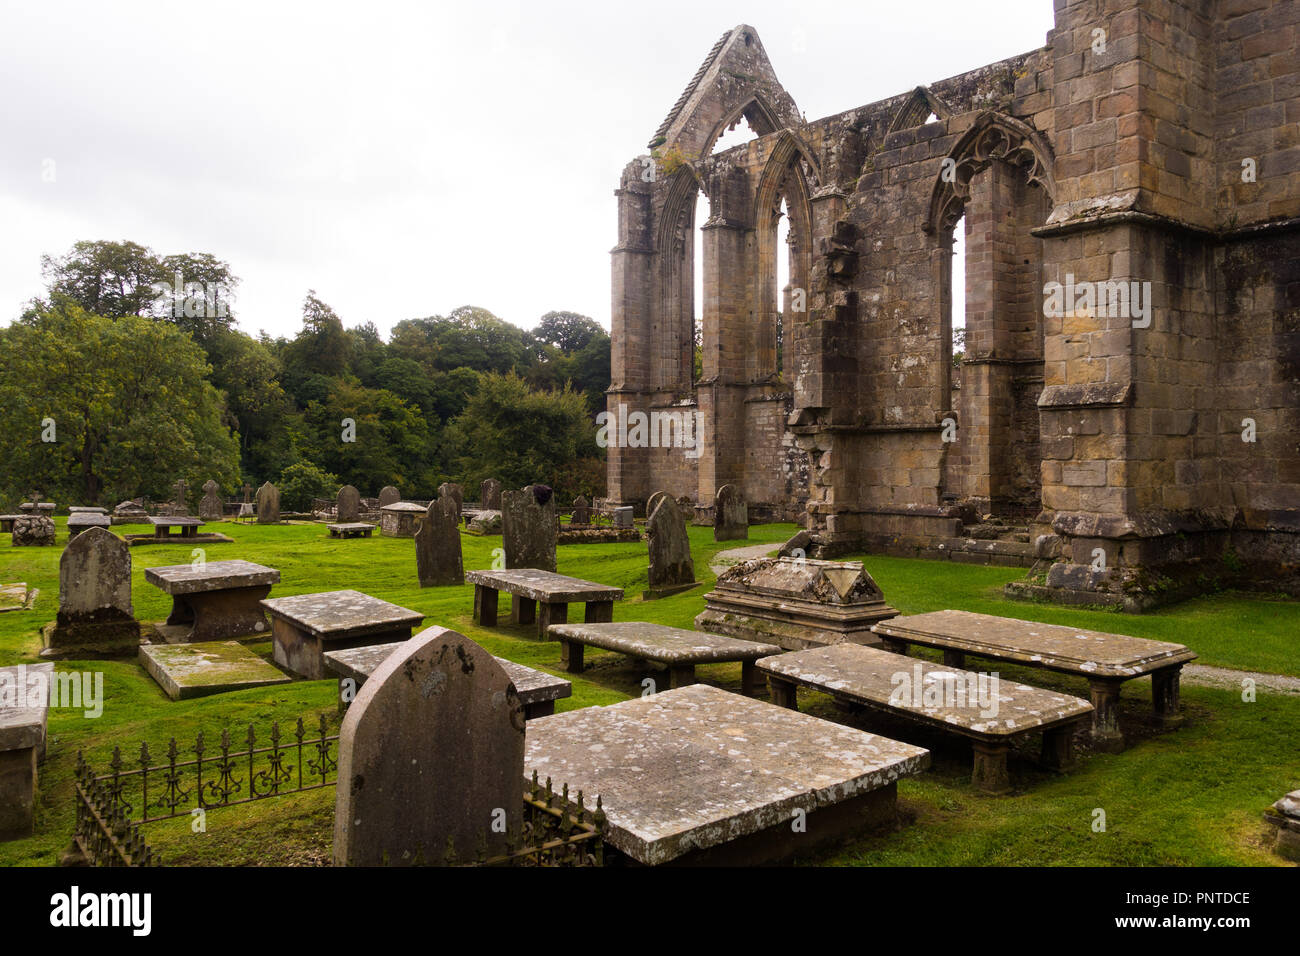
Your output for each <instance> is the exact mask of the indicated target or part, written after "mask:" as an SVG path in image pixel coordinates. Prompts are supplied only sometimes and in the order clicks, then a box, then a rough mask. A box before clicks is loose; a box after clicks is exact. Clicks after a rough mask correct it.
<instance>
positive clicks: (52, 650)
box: [41, 528, 140, 659]
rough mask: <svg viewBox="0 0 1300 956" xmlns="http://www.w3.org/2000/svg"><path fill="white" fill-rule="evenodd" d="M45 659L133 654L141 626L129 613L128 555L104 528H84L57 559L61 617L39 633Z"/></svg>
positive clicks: (127, 551) (126, 548) (126, 550)
mask: <svg viewBox="0 0 1300 956" xmlns="http://www.w3.org/2000/svg"><path fill="white" fill-rule="evenodd" d="M41 635H42V637H43V638H44V641H45V650H44V651H42V652H41V654H42V656H43V657H47V658H78V659H84V658H102V657H115V656H123V655H128V654H134V653H136V649H137V648H138V647H139V645H140V626H139V624H137V623H136V621H135V618H134V616H133V615H132V608H131V549H130V547H129V546H128V545H127V543H126V542H125V541H123V540H122V539H121V538H119V537H118V536H117V535H115V534H113V533H112V532H111V531H107V530H105V529H104V528H88V529H87V530H85V531H83V532H82V533H81V534H79V535H77V536H76V537H75V538H73V539H72V540H71V541H69V542H68V546H67V547H66V548H64V549H63V554H62V555H61V556H60V557H59V612H58V615H57V617H56V618H55V620H54V623H52V624H47V625H46V626H45V628H44V629H43V630H42V632H41Z"/></svg>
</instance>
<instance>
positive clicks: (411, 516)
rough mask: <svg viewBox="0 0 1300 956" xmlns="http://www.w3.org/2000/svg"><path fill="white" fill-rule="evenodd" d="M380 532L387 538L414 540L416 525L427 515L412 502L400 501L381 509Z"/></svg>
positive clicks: (423, 509) (420, 507)
mask: <svg viewBox="0 0 1300 956" xmlns="http://www.w3.org/2000/svg"><path fill="white" fill-rule="evenodd" d="M379 514H380V518H379V531H380V533H381V534H382V535H383V536H384V537H385V538H414V537H415V524H416V522H417V521H418V520H419V519H420V518H423V517H424V515H425V514H426V510H425V508H423V507H422V506H420V505H417V504H415V503H414V502H412V501H398V502H394V503H393V504H391V505H384V506H383V507H382V508H380V509H379Z"/></svg>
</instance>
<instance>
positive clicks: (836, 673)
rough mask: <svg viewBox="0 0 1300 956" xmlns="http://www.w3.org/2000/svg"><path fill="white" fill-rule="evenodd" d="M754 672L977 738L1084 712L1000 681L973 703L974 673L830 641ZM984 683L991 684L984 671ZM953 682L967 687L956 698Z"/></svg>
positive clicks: (1063, 698)
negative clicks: (987, 693) (823, 645)
mask: <svg viewBox="0 0 1300 956" xmlns="http://www.w3.org/2000/svg"><path fill="white" fill-rule="evenodd" d="M758 669H759V670H760V671H763V672H764V673H766V674H769V675H772V676H774V677H777V678H780V679H782V680H786V681H790V682H792V683H795V684H798V685H800V686H803V687H810V688H813V689H815V690H819V691H824V692H825V693H828V694H831V695H833V696H835V697H837V698H839V699H842V700H847V701H849V702H852V703H857V704H863V705H866V706H869V707H872V708H874V709H877V710H883V711H887V712H889V713H893V714H902V715H905V716H907V717H909V718H912V719H914V720H918V721H920V722H922V723H925V724H928V725H930V726H934V727H939V728H940V729H943V730H950V731H952V732H954V733H958V734H962V735H963V736H967V737H976V738H981V739H983V738H989V739H996V738H1009V737H1016V736H1019V735H1021V734H1026V733H1030V732H1033V731H1041V730H1048V729H1050V728H1052V727H1056V726H1059V725H1061V724H1069V723H1075V722H1077V721H1079V720H1081V719H1084V718H1087V717H1089V716H1090V715H1091V714H1092V705H1091V704H1089V703H1088V702H1087V701H1086V700H1080V699H1079V698H1077V697H1071V696H1069V695H1067V694H1058V693H1056V692H1055V691H1050V690H1043V689H1042V688H1039V687H1030V686H1029V685H1028V684H1018V683H1015V682H1013V681H1006V680H1001V679H999V680H998V683H997V695H996V697H994V696H992V694H991V693H990V694H989V696H988V699H987V700H986V701H984V702H981V701H980V700H979V699H978V693H976V688H978V686H979V678H980V676H981V675H979V674H978V673H976V672H974V671H968V670H963V669H961V668H956V667H948V666H946V665H943V664H935V663H932V662H930V661H921V660H917V659H916V658H912V657H905V656H903V655H901V654H891V653H890V652H889V651H883V650H881V649H880V648H877V647H865V646H863V645H861V644H832V645H830V646H828V647H815V648H810V649H809V650H806V651H795V652H794V653H791V654H780V655H778V656H776V657H767V658H764V659H763V660H761V661H759V662H758ZM984 681H985V686H987V687H990V688H991V686H992V685H991V684H990V683H989V680H988V675H987V674H985V675H984ZM949 684H951V685H952V689H949V688H948V686H947V685H949ZM958 685H960V686H962V687H963V688H966V689H968V690H964V691H963V693H962V694H961V695H960V696H959V695H958V694H957V693H956V687H957V686H958ZM900 689H901V690H906V691H908V693H903V692H901V691H900ZM913 690H914V691H915V693H911V691H913ZM987 705H994V706H987ZM994 710H996V713H995V714H994V713H992V711H994Z"/></svg>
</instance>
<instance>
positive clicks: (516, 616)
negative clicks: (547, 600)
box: [510, 594, 537, 624]
mask: <svg viewBox="0 0 1300 956" xmlns="http://www.w3.org/2000/svg"><path fill="white" fill-rule="evenodd" d="M536 620H537V602H536V601H534V600H533V599H532V598H526V597H520V596H519V595H518V594H512V595H510V623H511V624H532V623H534V622H535V621H536Z"/></svg>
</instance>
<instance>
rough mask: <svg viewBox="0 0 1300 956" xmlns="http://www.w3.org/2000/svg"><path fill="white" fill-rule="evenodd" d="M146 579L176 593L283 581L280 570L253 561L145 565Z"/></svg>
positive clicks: (166, 590)
mask: <svg viewBox="0 0 1300 956" xmlns="http://www.w3.org/2000/svg"><path fill="white" fill-rule="evenodd" d="M144 579H145V580H146V581H148V582H149V583H150V584H152V585H153V586H154V587H156V588H159V589H160V590H162V591H163V592H164V593H166V594H170V595H172V596H175V595H177V594H196V593H201V592H204V591H225V590H228V589H230V588H248V587H260V586H262V585H272V584H279V583H280V572H279V571H277V570H276V569H275V568H268V567H266V566H265V565H262V564H254V563H253V562H252V561H206V562H202V563H200V564H197V565H194V564H170V565H165V566H163V567H157V568H145V572H144Z"/></svg>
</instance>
